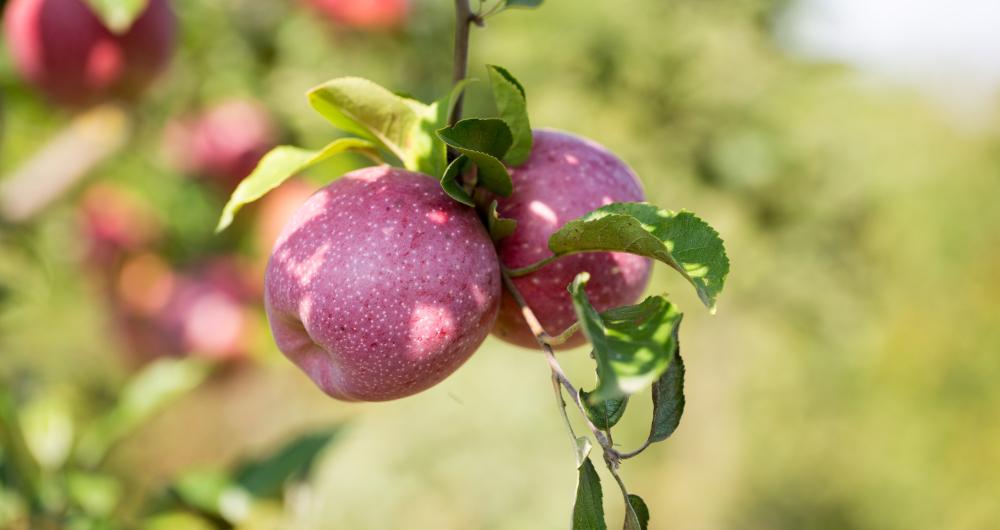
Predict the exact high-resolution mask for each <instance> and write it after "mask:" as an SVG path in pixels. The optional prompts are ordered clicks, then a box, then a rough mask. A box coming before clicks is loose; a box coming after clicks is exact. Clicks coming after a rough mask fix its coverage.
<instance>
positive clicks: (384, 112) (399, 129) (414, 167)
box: [309, 77, 442, 175]
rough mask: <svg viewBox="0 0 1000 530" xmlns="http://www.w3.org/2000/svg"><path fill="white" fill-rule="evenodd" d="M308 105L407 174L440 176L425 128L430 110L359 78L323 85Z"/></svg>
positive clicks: (431, 137) (430, 135)
mask: <svg viewBox="0 0 1000 530" xmlns="http://www.w3.org/2000/svg"><path fill="white" fill-rule="evenodd" d="M309 103H310V104H311V105H312V107H313V109H315V110H316V112H318V113H319V114H320V115H322V116H323V117H324V118H326V119H327V120H329V121H330V123H332V124H333V125H334V126H335V127H337V128H339V129H342V130H344V131H347V132H350V133H353V134H356V135H358V136H360V137H362V138H365V139H367V140H371V141H373V142H375V143H376V144H378V146H379V147H381V148H383V149H385V150H387V151H389V152H390V153H392V154H393V155H394V156H395V157H396V158H398V159H399V160H400V161H401V162H402V163H403V165H404V166H405V167H406V169H409V170H410V171H419V172H422V173H426V174H428V175H438V174H440V171H441V169H442V168H441V167H440V165H441V163H440V161H438V160H436V159H437V158H438V157H437V156H436V155H438V154H440V153H438V151H439V150H438V149H436V147H435V138H434V135H433V131H432V130H431V129H430V127H429V126H428V123H433V122H434V120H436V119H437V115H438V111H437V109H435V108H434V107H433V106H431V105H426V104H424V103H421V102H419V101H417V100H415V99H411V98H408V97H405V96H400V95H398V94H394V93H393V92H391V91H389V90H388V89H386V88H384V87H382V86H380V85H378V84H376V83H373V82H372V81H369V80H367V79H362V78H360V77H341V78H338V79H333V80H331V81H327V82H326V83H324V84H322V85H320V86H318V87H316V88H314V89H312V90H310V91H309Z"/></svg>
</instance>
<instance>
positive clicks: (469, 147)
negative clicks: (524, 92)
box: [437, 118, 514, 197]
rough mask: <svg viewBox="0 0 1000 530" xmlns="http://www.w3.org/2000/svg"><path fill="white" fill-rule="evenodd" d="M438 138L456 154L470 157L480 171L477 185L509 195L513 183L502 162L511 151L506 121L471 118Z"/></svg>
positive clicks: (447, 130) (450, 128) (447, 129)
mask: <svg viewBox="0 0 1000 530" xmlns="http://www.w3.org/2000/svg"><path fill="white" fill-rule="evenodd" d="M437 135H438V137H439V138H440V139H441V141H443V142H444V143H446V144H448V146H450V147H451V148H452V149H454V150H455V151H457V152H459V153H461V154H463V155H465V156H467V157H469V158H470V159H471V160H472V161H473V162H474V163H475V164H476V168H477V172H476V178H477V183H478V185H480V186H482V187H484V188H486V189H488V190H490V191H492V192H494V193H496V194H498V195H501V196H503V197H508V196H510V194H511V193H513V191H514V184H513V183H512V182H511V180H510V174H508V173H507V168H506V167H505V166H504V165H503V162H501V161H500V158H502V157H503V156H504V155H505V154H506V153H507V150H508V149H510V146H511V143H512V142H513V137H512V136H511V134H510V128H508V127H507V124H506V123H504V122H503V120H498V119H495V118H491V119H478V118H476V119H468V120H462V121H460V122H458V123H456V124H455V125H454V126H452V127H445V128H443V129H440V130H439V131H438V132H437Z"/></svg>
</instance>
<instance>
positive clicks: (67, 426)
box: [20, 393, 75, 471]
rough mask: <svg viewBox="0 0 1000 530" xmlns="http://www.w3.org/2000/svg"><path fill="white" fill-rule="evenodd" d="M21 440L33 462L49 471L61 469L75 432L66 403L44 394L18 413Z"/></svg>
mask: <svg viewBox="0 0 1000 530" xmlns="http://www.w3.org/2000/svg"><path fill="white" fill-rule="evenodd" d="M20 416H21V428H22V431H23V433H24V440H25V442H26V443H27V444H28V448H29V449H30V450H31V454H32V455H34V457H35V461H37V462H38V464H39V465H40V466H41V467H42V468H44V469H46V470H49V471H54V470H56V469H59V468H60V467H62V465H63V463H65V462H66V459H67V458H68V457H69V454H70V450H71V449H72V447H73V441H74V434H75V432H74V431H75V429H74V425H73V415H72V413H71V407H70V404H69V403H68V400H67V399H66V398H64V397H62V396H61V395H59V394H56V393H46V394H44V395H42V396H41V397H40V398H39V399H36V400H34V401H32V402H31V403H28V404H27V406H25V407H22V409H21V414H20Z"/></svg>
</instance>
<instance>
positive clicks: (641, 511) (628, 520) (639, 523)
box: [625, 493, 649, 530]
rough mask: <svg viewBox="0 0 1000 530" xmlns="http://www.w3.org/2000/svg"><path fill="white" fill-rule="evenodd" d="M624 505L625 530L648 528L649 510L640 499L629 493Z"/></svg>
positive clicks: (643, 529) (644, 529)
mask: <svg viewBox="0 0 1000 530" xmlns="http://www.w3.org/2000/svg"><path fill="white" fill-rule="evenodd" d="M626 501H627V502H626V505H625V530H646V528H647V527H648V526H649V508H648V507H646V503H645V501H643V500H642V497H640V496H638V495H635V494H632V493H629V494H628V497H627V498H626Z"/></svg>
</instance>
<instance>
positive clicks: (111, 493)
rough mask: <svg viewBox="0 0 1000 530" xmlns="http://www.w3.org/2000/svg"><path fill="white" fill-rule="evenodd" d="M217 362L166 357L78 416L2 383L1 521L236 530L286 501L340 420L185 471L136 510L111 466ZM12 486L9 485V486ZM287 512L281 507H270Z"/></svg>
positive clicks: (56, 401) (48, 398)
mask: <svg viewBox="0 0 1000 530" xmlns="http://www.w3.org/2000/svg"><path fill="white" fill-rule="evenodd" d="M211 372H212V365H211V364H209V363H207V362H205V361H203V360H199V359H163V360H160V361H156V362H154V363H152V364H150V365H148V366H147V367H145V368H144V369H143V370H142V371H140V372H138V373H137V374H136V375H134V376H133V377H132V379H131V380H130V381H129V382H128V384H126V385H125V386H124V388H123V389H122V390H121V392H120V393H119V395H118V396H117V398H116V399H115V400H114V402H113V403H112V405H111V406H110V407H109V408H107V409H106V410H105V411H104V412H103V413H101V414H99V415H98V416H97V417H96V418H90V419H89V420H88V421H79V419H78V418H76V417H75V414H74V411H73V407H72V406H71V405H70V402H69V401H68V400H67V399H64V398H62V397H60V395H59V394H58V393H53V392H43V393H41V394H39V395H38V396H37V397H34V398H33V399H31V400H29V401H27V403H22V401H23V399H21V398H20V396H16V395H15V394H14V393H13V392H11V391H10V386H9V385H4V386H3V387H0V448H2V450H0V478H2V479H3V480H2V481H0V484H2V486H0V526H3V527H4V528H21V527H25V528H27V527H28V526H30V527H32V528H34V527H36V526H37V527H42V528H48V527H52V528H72V529H97V528H101V529H115V528H124V526H121V525H123V524H124V523H123V521H129V520H132V519H135V518H137V519H138V520H139V522H137V523H134V524H130V525H129V526H128V527H130V528H135V527H140V528H143V529H146V530H159V529H167V528H199V529H200V528H206V529H212V528H233V527H239V526H240V524H241V523H243V522H246V521H248V520H249V519H250V518H251V516H254V517H256V516H258V514H259V513H260V512H261V511H264V510H266V509H267V507H268V506H270V505H273V504H279V503H278V501H280V497H281V495H282V493H283V492H284V488H285V486H286V484H288V483H289V482H291V481H297V480H304V479H306V478H308V474H309V471H310V469H311V467H312V464H313V462H314V461H315V460H316V456H317V455H318V454H319V452H320V451H322V450H323V449H324V448H325V447H327V445H328V444H329V443H330V441H331V440H333V439H334V438H335V436H336V434H337V433H338V432H339V427H332V428H327V429H323V430H319V431H316V432H311V433H306V434H304V435H302V436H300V437H298V438H296V439H294V440H292V441H290V442H289V443H287V444H286V445H284V446H283V447H280V448H279V449H277V450H276V451H274V452H272V453H271V454H268V455H266V456H264V457H262V458H259V459H253V460H248V461H245V462H243V463H241V464H239V465H237V466H235V467H233V468H232V469H230V470H219V471H186V472H184V473H182V474H181V475H180V476H178V477H176V478H175V479H174V480H173V481H172V483H171V484H169V485H167V486H165V487H164V489H163V490H162V491H161V492H160V493H158V494H157V495H156V496H154V497H153V498H150V499H140V500H139V505H141V507H142V508H141V511H140V513H138V514H134V515H133V514H128V513H125V512H126V511H128V510H130V508H129V506H130V505H134V503H135V501H136V499H129V498H127V497H128V496H129V492H128V489H127V488H128V484H129V483H130V479H129V477H126V476H122V475H120V473H116V472H113V471H111V470H110V469H109V468H108V466H106V465H105V461H106V459H107V457H108V456H109V455H110V454H111V453H112V452H113V449H114V448H115V447H116V446H117V445H118V444H119V443H121V442H122V441H124V440H125V439H127V438H128V436H129V435H131V434H132V433H134V432H136V430H137V429H139V428H140V427H141V426H142V425H144V424H145V423H146V422H148V421H149V420H150V419H151V418H153V417H154V416H155V415H156V414H157V413H158V412H160V411H161V410H163V409H164V408H165V407H167V406H169V405H170V403H172V402H174V401H176V400H177V399H179V398H180V397H182V396H184V395H186V394H187V393H188V392H190V391H191V390H193V389H194V388H196V387H197V386H198V385H200V384H201V383H202V382H203V381H204V380H205V379H206V378H207V377H208V376H209V375H210V374H211ZM8 488H9V489H8ZM272 511H279V510H272Z"/></svg>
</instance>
